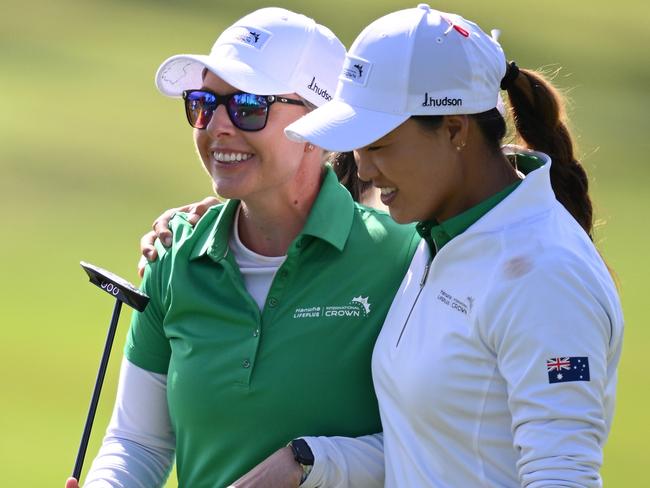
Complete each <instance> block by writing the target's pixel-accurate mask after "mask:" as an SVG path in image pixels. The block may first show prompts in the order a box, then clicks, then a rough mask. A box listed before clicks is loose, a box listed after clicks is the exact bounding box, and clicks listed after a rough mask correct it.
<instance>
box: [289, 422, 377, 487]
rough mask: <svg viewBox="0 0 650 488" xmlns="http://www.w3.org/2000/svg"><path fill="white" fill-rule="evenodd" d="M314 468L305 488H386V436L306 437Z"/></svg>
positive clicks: (303, 485) (305, 483) (304, 485)
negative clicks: (324, 487)
mask: <svg viewBox="0 0 650 488" xmlns="http://www.w3.org/2000/svg"><path fill="white" fill-rule="evenodd" d="M303 439H305V441H307V444H309V447H310V448H311V451H312V453H313V454H314V467H313V469H312V470H311V473H309V476H308V477H307V479H306V480H305V482H304V483H303V484H302V485H300V487H301V488H316V487H319V486H327V487H328V488H345V487H359V486H362V487H364V488H373V487H376V488H383V486H384V434H383V433H378V434H372V435H366V436H363V437H356V438H351V437H303Z"/></svg>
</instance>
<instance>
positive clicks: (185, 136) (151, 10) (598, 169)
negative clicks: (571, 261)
mask: <svg viewBox="0 0 650 488" xmlns="http://www.w3.org/2000/svg"><path fill="white" fill-rule="evenodd" d="M415 3H416V2H405V1H403V0H400V1H390V2H389V1H385V0H382V1H369V0H364V1H356V2H349V1H340V0H329V1H327V2H315V1H314V2H298V1H281V2H276V3H275V4H276V5H281V6H287V7H290V8H296V9H297V10H300V11H302V12H305V13H307V14H309V15H312V16H314V17H315V18H317V19H318V20H319V21H321V22H322V23H324V24H326V25H328V26H331V27H332V29H333V30H334V31H336V32H337V33H338V34H339V35H340V36H341V38H342V40H343V41H344V43H346V45H349V44H350V42H351V41H352V40H353V39H354V37H355V35H356V33H358V31H359V30H360V29H361V28H362V27H363V26H365V25H366V24H367V23H368V22H370V21H371V20H373V19H374V18H376V17H378V16H379V15H381V14H383V13H386V12H388V11H390V10H394V9H396V8H399V7H407V6H413V5H415ZM264 5H265V4H262V3H259V2H253V1H249V0H240V1H237V2H235V1H221V2H217V1H214V0H212V1H207V0H201V1H190V0H187V1H184V2H181V1H171V0H165V1H162V0H158V1H153V0H149V1H144V0H140V1H136V0H130V1H126V0H122V1H118V0H113V1H110V0H105V1H97V0H95V1H92V0H86V1H82V0H77V1H74V0H57V1H50V0H47V1H46V0H35V1H34V2H29V3H27V2H20V3H19V2H11V3H10V4H9V5H4V4H3V8H2V10H3V12H2V14H0V61H1V62H2V69H1V73H2V74H1V75H0V88H1V89H0V108H1V110H0V165H1V169H2V172H1V174H0V204H1V205H0V208H4V209H6V210H7V214H6V215H5V217H4V225H3V231H2V238H1V239H0V256H2V257H1V258H0V259H2V261H1V262H0V296H2V307H1V312H0V325H1V327H2V329H1V330H2V340H0V367H1V370H2V371H3V374H0V386H1V387H2V389H1V391H2V401H1V402H0V432H2V440H1V441H0V459H2V460H3V463H2V464H3V466H5V469H4V473H3V474H4V476H5V482H4V483H3V484H4V485H6V486H17V485H20V486H28V487H37V486H38V487H41V486H62V485H63V480H64V479H65V477H66V476H67V475H68V473H69V472H70V471H71V469H72V464H73V461H74V456H75V454H76V449H77V445H78V441H79V436H80V434H81V428H82V424H83V419H84V417H85V413H86V409H87V404H88V400H89V396H90V391H91V387H92V384H93V381H94V377H95V372H96V368H97V364H98V360H99V355H100V353H101V349H102V344H103V340H104V336H105V332H106V327H107V325H108V319H109V317H110V313H111V309H112V303H111V300H110V298H109V297H107V296H106V295H104V294H100V293H99V291H98V290H97V289H95V288H94V287H92V286H90V285H89V284H87V281H86V278H85V275H84V274H83V272H82V270H81V268H80V267H79V265H78V262H79V261H80V260H87V261H90V262H92V263H95V264H98V265H100V266H103V267H106V268H108V269H110V270H112V271H114V272H116V273H117V274H120V275H122V276H124V277H125V278H127V279H129V280H132V281H135V282H137V277H136V272H135V265H136V262H137V258H138V240H139V236H140V235H141V234H142V233H144V232H145V231H146V230H147V229H148V227H149V225H150V222H151V220H152V219H153V218H154V217H155V216H156V215H158V213H159V211H160V210H162V209H164V208H167V207H169V206H172V205H175V204H179V203H184V202H188V201H193V200H194V199H196V198H199V197H201V196H203V195H205V194H207V193H208V192H209V190H210V184H209V182H208V181H207V179H206V178H205V177H204V175H203V173H202V171H201V169H200V164H199V163H198V161H197V159H196V157H195V156H194V153H193V149H192V143H191V136H190V132H189V130H188V128H187V127H186V123H185V121H184V117H183V114H182V110H181V107H180V104H179V103H178V102H177V101H172V100H169V99H165V98H163V97H162V96H160V95H158V93H157V92H156V90H155V88H154V86H153V83H152V82H153V74H154V72H155V69H156V68H157V66H158V64H159V63H160V61H162V60H163V59H164V58H165V57H166V56H168V55H171V54H175V53H179V52H207V50H208V49H209V47H210V46H211V43H212V42H213V40H214V38H215V37H216V35H217V34H218V33H219V31H220V30H221V29H222V28H223V27H225V26H226V25H227V24H229V23H230V22H232V21H234V20H235V19H236V18H238V17H239V16H241V15H243V14H244V13H246V12H248V11H249V10H252V9H253V8H257V7H261V6H264ZM433 6H434V7H436V8H440V9H442V10H445V9H449V10H452V9H454V10H456V11H458V12H459V13H462V14H464V15H465V16H467V17H469V18H471V19H473V20H476V21H478V22H479V23H480V24H481V25H482V26H483V27H484V28H485V29H486V30H488V29H490V28H492V27H498V28H500V29H501V30H502V37H501V41H502V44H503V45H504V47H505V49H506V52H507V54H508V57H509V58H513V59H516V60H517V61H518V63H519V65H520V66H525V67H539V66H547V67H548V68H549V69H556V68H558V67H561V70H560V72H559V74H558V76H557V77H556V81H557V83H558V84H559V85H560V86H561V87H562V88H564V89H565V90H567V91H568V93H569V95H570V97H571V102H572V103H571V115H572V119H573V126H574V127H575V129H576V133H577V135H578V142H579V146H580V154H581V155H583V156H584V157H585V164H586V166H587V168H588V169H589V171H590V175H591V177H592V188H593V196H594V198H595V200H596V209H597V217H598V218H599V219H600V220H602V221H604V222H605V225H603V226H602V227H600V228H599V230H598V233H597V237H598V242H599V245H600V248H601V250H602V252H603V254H604V256H605V257H606V259H607V260H608V262H609V263H610V265H611V266H612V267H613V268H614V269H615V270H616V272H617V273H618V275H619V277H620V282H621V294H622V297H623V304H624V311H625V315H626V323H627V330H626V340H625V347H624V354H623V360H622V364H621V368H620V386H619V396H618V407H617V412H616V418H615V422H614V426H613V431H612V434H611V436H610V440H609V443H608V445H607V448H606V450H605V463H604V467H603V476H604V478H605V481H606V485H607V486H609V487H627V486H639V483H641V482H640V479H641V476H642V474H641V473H642V466H643V463H644V462H645V441H646V440H647V439H648V438H649V436H650V429H649V428H648V421H647V419H646V417H645V415H644V414H643V412H644V411H646V410H647V402H648V401H650V380H649V379H648V375H647V374H646V370H647V367H646V363H645V362H644V361H645V360H646V359H644V358H645V354H647V352H646V350H647V348H648V346H650V328H648V327H647V325H646V321H645V320H644V319H643V318H642V313H643V312H642V308H643V306H644V305H643V303H644V302H645V300H646V299H647V298H646V297H645V292H646V291H647V288H646V284H645V279H646V278H647V275H648V271H649V270H650V266H649V264H650V263H649V260H648V258H647V255H646V249H645V245H646V243H647V242H648V237H649V235H648V231H647V230H646V227H645V226H644V225H639V223H640V222H641V211H642V210H643V209H644V208H645V209H646V210H647V209H649V208H650V196H649V192H648V190H647V188H646V185H647V184H648V181H649V178H648V176H650V169H648V164H647V161H646V160H645V159H646V157H647V156H646V155H647V154H648V153H650V138H649V137H648V136H647V131H648V129H649V128H650V124H649V123H648V118H647V111H648V109H649V108H650V103H649V102H650V91H649V90H648V86H650V65H649V64H648V62H647V46H648V45H649V44H650V15H648V7H647V5H646V4H645V2H642V1H636V2H633V1H630V0H628V1H621V2H617V3H612V2H604V1H591V2H566V1H559V0H552V1H546V2H528V1H523V2H522V1H513V0H509V1H501V2H472V1H469V0H463V1H454V2H451V1H441V2H438V3H435V4H434V5H433ZM128 317H129V313H128V312H127V313H125V314H124V316H123V319H122V322H121V325H120V330H119V331H118V338H117V341H116V348H115V350H116V351H117V354H116V355H115V357H114V358H113V360H112V361H111V364H110V368H109V374H108V378H107V384H106V388H105V390H104V396H103V399H104V401H103V402H102V403H101V406H100V409H99V413H98V418H97V424H96V429H95V435H94V436H93V439H92V442H91V445H90V448H89V452H90V457H92V453H93V452H95V451H96V449H97V446H98V442H99V440H100V438H101V433H102V431H103V429H104V426H105V425H106V423H107V421H108V417H109V415H110V409H111V404H112V398H111V397H112V396H113V395H114V391H115V380H116V373H117V367H118V364H119V350H120V348H121V345H122V343H123V340H124V334H125V332H126V328H127V324H128ZM168 486H175V481H173V480H171V481H170V482H169V484H168Z"/></svg>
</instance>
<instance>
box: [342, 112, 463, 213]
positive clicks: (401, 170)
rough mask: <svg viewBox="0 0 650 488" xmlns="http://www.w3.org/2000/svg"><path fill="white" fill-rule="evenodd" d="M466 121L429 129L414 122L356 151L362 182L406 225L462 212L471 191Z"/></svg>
mask: <svg viewBox="0 0 650 488" xmlns="http://www.w3.org/2000/svg"><path fill="white" fill-rule="evenodd" d="M463 123H465V124H466V119H465V121H464V122H463V119H462V116H461V117H460V118H459V117H445V118H443V122H442V125H441V126H440V127H439V128H437V129H435V130H429V129H426V128H423V127H422V126H421V125H420V124H419V123H417V122H416V121H415V120H413V119H408V120H407V121H406V122H404V123H403V124H402V125H400V126H399V127H397V128H396V129H394V130H393V131H391V132H389V133H388V134H387V135H385V136H384V137H382V138H381V139H379V140H377V141H375V142H374V143H372V144H370V145H368V146H366V147H364V148H362V149H359V150H357V151H355V157H356V159H357V164H358V171H359V177H360V178H361V179H362V180H366V181H372V183H373V185H375V186H376V187H378V188H380V190H381V201H382V203H383V204H384V205H386V206H388V209H389V211H390V215H391V217H392V218H393V219H394V220H395V221H397V222H399V223H402V224H405V223H408V222H415V221H424V220H430V219H437V220H438V221H443V220H446V219H447V218H449V217H452V216H453V215H456V214H458V213H460V211H462V210H463V207H464V205H465V203H464V202H465V197H464V195H465V194H466V191H467V188H466V187H465V185H464V182H465V178H464V173H465V171H464V170H463V167H464V166H463V164H462V163H461V161H460V159H461V157H460V152H459V151H458V150H457V149H456V147H457V145H458V144H459V142H458V139H462V137H463V134H464V133H466V129H465V130H463V127H462V125H463Z"/></svg>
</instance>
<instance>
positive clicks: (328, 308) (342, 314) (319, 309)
mask: <svg viewBox="0 0 650 488" xmlns="http://www.w3.org/2000/svg"><path fill="white" fill-rule="evenodd" d="M369 298H370V297H364V296H361V295H359V296H358V297H353V298H352V300H350V302H349V303H348V304H346V305H321V306H311V307H298V308H296V310H295V311H294V313H293V318H294V319H307V318H321V317H324V318H352V319H353V318H363V317H366V316H368V315H370V311H371V310H370V309H371V303H370V301H369Z"/></svg>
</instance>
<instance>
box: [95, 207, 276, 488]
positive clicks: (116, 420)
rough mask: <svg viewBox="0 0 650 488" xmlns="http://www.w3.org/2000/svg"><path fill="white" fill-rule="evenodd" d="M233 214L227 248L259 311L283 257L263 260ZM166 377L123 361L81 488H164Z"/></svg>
mask: <svg viewBox="0 0 650 488" xmlns="http://www.w3.org/2000/svg"><path fill="white" fill-rule="evenodd" d="M240 210H241V206H240V207H239V208H238V209H237V214H236V215H235V218H234V222H233V229H232V230H233V231H232V232H231V234H230V239H229V241H228V246H229V248H230V250H231V251H232V253H233V256H234V258H235V261H236V262H237V265H238V266H239V269H240V270H241V274H242V277H243V278H244V285H245V287H246V290H247V291H248V293H250V295H251V296H252V297H253V299H254V300H255V302H256V303H257V305H258V306H259V308H260V310H261V309H263V308H264V303H265V302H266V296H267V295H268V293H269V289H270V288H271V284H272V282H273V277H274V276H275V273H276V272H277V271H278V269H279V268H280V266H281V265H282V263H283V262H284V260H285V259H286V256H262V255H261V254H257V253H256V252H253V251H251V250H250V249H248V248H247V247H246V246H245V245H244V244H243V243H242V242H241V240H240V238H239V230H238V224H239V215H240ZM166 392H167V375H162V374H157V373H152V372H151V371H147V370H145V369H142V368H139V367H138V366H136V365H135V364H133V363H131V362H130V361H128V360H127V359H126V358H124V359H123V360H122V368H121V371H120V379H119V384H118V389H117V398H116V400H115V406H114V409H113V416H112V418H111V422H110V424H109V426H108V429H107V430H106V435H105V437H104V440H103V442H102V446H101V448H100V450H99V453H98V454H97V457H96V458H95V460H94V461H93V464H92V467H91V468H90V471H89V472H88V474H87V476H86V480H85V484H84V488H110V487H127V486H128V487H130V488H153V487H160V486H163V485H164V483H165V480H166V479H167V476H168V474H169V471H170V470H171V467H172V464H173V460H174V450H175V444H176V442H175V436H174V431H173V429H172V427H171V420H170V418H169V411H168V409H167V394H166Z"/></svg>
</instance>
